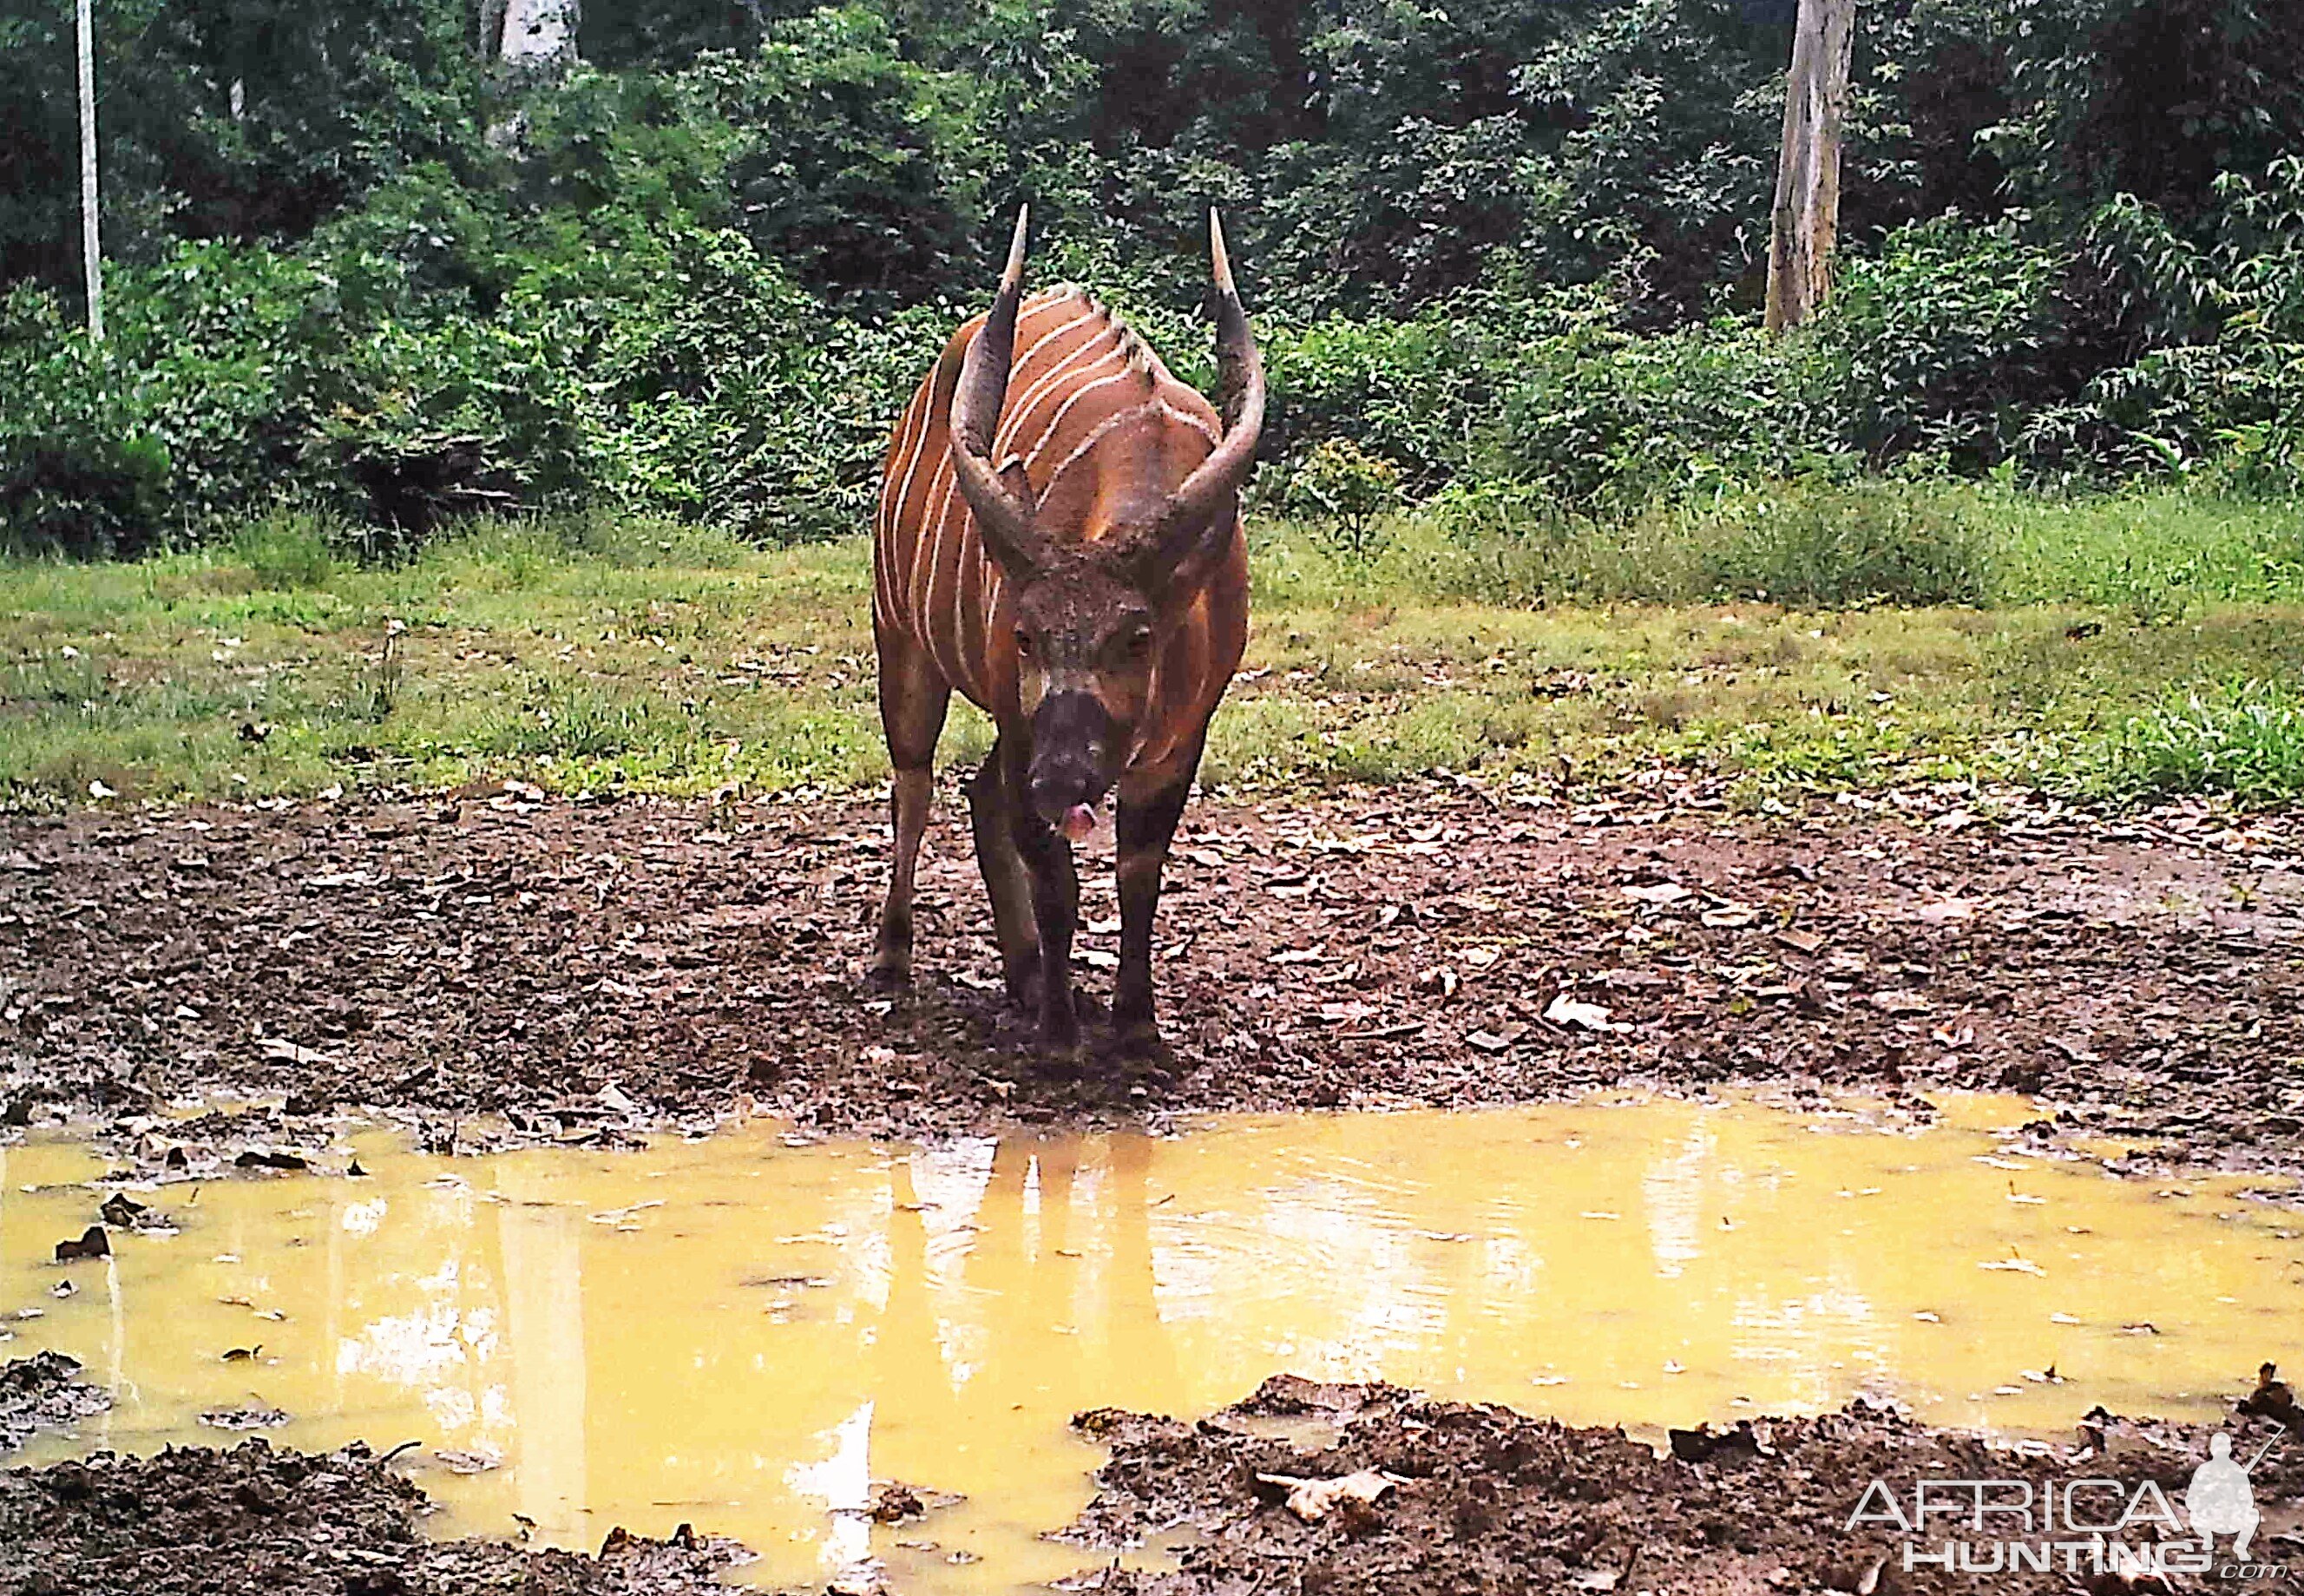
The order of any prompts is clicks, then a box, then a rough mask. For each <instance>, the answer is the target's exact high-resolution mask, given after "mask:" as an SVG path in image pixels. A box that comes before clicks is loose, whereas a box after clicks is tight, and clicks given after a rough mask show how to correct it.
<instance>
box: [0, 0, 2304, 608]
mask: <svg viewBox="0 0 2304 1596" xmlns="http://www.w3.org/2000/svg"><path fill="white" fill-rule="evenodd" d="M2291 5H2292V0H1876V3H1875V4H1868V5H1867V6H1866V7H1865V8H1863V10H1862V12H1861V13H1860V24H1859V35H1860V38H1859V52H1858V60H1857V69H1856V70H1857V79H1858V92H1857V97H1856V106H1855V112H1856V126H1855V128H1854V130H1853V134H1854V136H1853V139H1852V141H1851V148H1850V151H1849V156H1848V168H1847V173H1846V177H1845V183H1844V186H1845V189H1846V192H1847V203H1846V215H1845V216H1844V218H1843V235H1844V239H1845V242H1846V247H1847V255H1846V258H1845V261H1844V267H1843V270H1842V277H1841V283H1840V289H1839V293H1838V294H1837V296H1836V298H1835V300H1834V304H1833V306H1832V308H1831V310H1829V312H1828V313H1827V315H1826V316H1825V318H1823V319H1822V321H1821V322H1819V323H1818V324H1817V326H1816V327H1814V328H1812V329H1810V330H1808V332H1806V333H1804V334H1802V335H1799V336H1796V337H1793V338H1791V339H1788V340H1783V341H1776V340H1772V339H1768V338H1766V337H1765V336H1764V335H1761V334H1760V333H1759V332H1758V328H1757V325H1756V317H1755V315H1754V307H1755V305H1756V303H1757V301H1758V292H1759V288H1760V284H1761V274H1762V269H1763V262H1764V259H1765V253H1766V214H1767V204H1768V191H1769V185H1770V183H1771V181H1772V175H1773V171H1774V166H1775V139H1776V134H1777V124H1778V118H1779V115H1780V97H1781V83H1782V76H1783V62H1784V59H1785V55H1786V51H1787V47H1788V38H1789V27H1788V24H1789V19H1790V12H1791V6H1790V4H1789V0H1545V3H1543V4H1504V3H1503V0H1466V4H1461V5H1459V6H1455V7H1452V8H1448V9H1445V10H1444V9H1441V8H1436V7H1416V6H1405V5H1397V4H1379V3H1378V0H1256V3H1255V4H1249V5H1245V6H1229V5H1217V4H1213V0H996V3H995V4H973V5H967V6H953V5H930V4H919V3H918V0H857V3H856V4H848V5H845V6H841V7H826V8H823V9H816V8H812V7H809V6H808V5H806V4H801V3H800V0H747V3H746V4H741V5H735V4H701V3H694V0H665V3H663V4H651V5H647V6H633V5H624V6H612V5H609V4H604V3H602V0H594V4H591V5H589V6H588V7H587V8H586V13H585V17H584V23H583V30H582V32H581V35H580V44H581V48H582V55H583V56H584V63H583V64H580V65H579V66H577V67H576V68H575V69H574V70H572V71H571V72H567V73H565V74H563V75H562V76H561V77H560V78H559V79H558V80H557V81H546V82H538V81H529V80H515V79H512V78H511V77H508V76H506V75H504V74H503V73H502V72H499V71H498V70H497V69H496V68H495V67H494V66H493V65H492V64H491V62H490V60H489V53H488V51H487V49H486V48H485V47H484V45H483V43H482V41H480V40H479V38H478V33H479V10H478V9H475V10H468V9H467V7H466V5H465V4H464V0H453V3H452V0H380V3H377V4H368V5H365V6H360V7H350V6H347V5H345V4H342V0H317V3H315V4H306V5H302V6H290V5H286V4H281V0H184V3H177V4H165V5H164V4H160V0H97V18H98V25H99V34H100V41H101V52H100V62H99V74H100V81H101V83H102V86H103V89H104V100H103V106H104V120H103V128H104V140H103V153H104V165H105V170H106V183H107V188H106V202H105V214H104V216H103V221H104V225H105V229H106V239H107V249H108V251H109V253H110V255H111V257H112V267H111V271H110V275H109V277H108V284H109V287H108V301H109V310H110V315H109V320H110V323H111V326H112V330H113V336H112V338H111V339H110V341H109V342H108V343H106V344H104V345H103V346H101V347H100V348H98V347H91V346H90V345H89V343H88V342H87V341H86V339H85V338H84V336H82V335H80V332H79V331H78V330H77V328H78V324H79V322H80V312H81V308H80V299H79V290H78V286H77V283H78V264H79V263H78V258H77V243H76V239H77V226H76V213H77V201H76V191H75V189H74V186H73V178H74V171H75V159H74V155H73V141H74V136H75V135H74V123H73V107H72V49H71V28H70V10H71V7H70V4H69V0H0V67H4V69H5V70H4V71H0V125H4V126H6V127H7V129H8V130H9V132H10V135H11V136H10V138H9V139H8V140H5V141H4V142H0V286H4V290H5V297H4V300H0V540H5V541H7V542H12V543H15V544H20V545H22V544H29V545H33V546H38V547H53V548H64V549H67V550H72V551H80V552H137V551H140V550H144V549H148V548H155V547H162V546H168V545H174V544H182V543H186V542H191V541H196V540H198V539H201V538H203V537H206V536H210V535H213V534H215V533H216V531H218V530H219V529H220V528H222V527H223V526H224V524H225V523H226V522H227V521H228V520H230V519H231V518H233V517H234V516H237V515H240V514H243V513H245V512H246V511H247V510H248V509H249V508H250V506H251V505H258V504H261V503H263V502H265V501H266V500H267V499H269V498H272V497H281V496H285V497H294V498H297V499H301V500H305V501H310V502H312V503H314V504H316V505H319V506H323V507H326V508H327V509H329V510H330V511H332V512H333V513H335V514H337V515H339V516H341V517H342V518H343V521H344V522H345V523H346V524H349V525H352V526H354V527H357V528H360V529H362V530H361V531H360V534H359V540H360V541H362V542H364V543H365V544H366V545H368V548H369V549H370V550H371V551H377V552H389V551H391V550H393V549H394V548H397V547H399V546H400V545H402V544H403V543H406V542H408V541H410V540H412V539H420V538H421V537H422V536H423V535H424V534H425V533H426V532H427V531H428V530H429V529H430V528H431V527H432V526H434V525H435V524H436V523H437V522H439V521H440V520H441V519H442V518H443V517H445V516H446V515H449V514H457V513H461V512H465V511H470V510H475V509H508V508H514V507H517V508H524V509H541V508H547V507H554V506H561V505H569V506H580V505H614V506H618V507H621V508H624V509H628V510H640V511H645V512H648V513H651V514H663V515H669V516H673V517H678V518H682V519H685V520H692V521H704V522H715V523H717V524H721V525H724V526H726V527H729V528H732V529H734V530H737V531H741V533H743V534H744V535H746V536H748V537H750V538H754V539H762V540H769V541H777V540H786V539H804V538H813V537H817V536H822V535H825V534H827V533H832V532H836V531H842V530H844V529H850V528H853V527H855V526H857V525H859V524H860V522H861V520H862V518H863V516H864V514H865V511H866V509H867V507H868V505H869V502H870V498H871V493H872V479H873V475H874V472H875V471H876V468H877V455H878V452H879V449H880V446H881V444H882V441H883V439H884V437H885V428H886V426H887V424H888V422H889V420H891V419H892V418H893V416H894V412H895V410H896V409H897V408H898V406H899V405H900V404H901V403H902V396H903V395H904V394H905V392H906V391H907V390H908V388H909V387H910V386H911V384H912V383H914V382H916V381H917V380H918V378H919V372H920V371H921V369H923V368H924V366H925V364H926V362H927V361H928V359H929V358H930V356H931V354H932V352H933V351H934V349H935V348H936V345H937V344H938V341H939V340H940V339H941V338H942V337H943V336H944V335H945V334H946V333H947V332H948V331H949V329H950V327H952V326H953V323H954V322H955V321H956V320H957V319H958V318H960V317H961V316H962V315H963V314H965V313H966V310H968V308H970V306H972V305H973V304H974V303H976V302H978V301H979V300H980V298H981V296H982V294H983V292H984V290H985V287H986V284H987V277H988V270H987V267H988V263H989V261H990V259H991V257H992V254H993V252H994V250H995V247H996V244H995V241H996V239H997V237H998V235H999V233H1000V229H1001V218H1002V216H1004V214H1005V213H1006V212H1007V211H1008V210H1009V208H1011V207H1012V205H1013V204H1014V203H1015V202H1016V201H1017V200H1020V199H1025V198H1029V200H1031V201H1032V202H1033V204H1034V207H1035V215H1036V217H1037V218H1038V227H1037V229H1036V230H1037V232H1038V233H1039V235H1040V239H1041V242H1040V244H1039V246H1038V247H1039V254H1038V263H1037V266H1036V272H1037V273H1038V275H1039V276H1041V278H1042V280H1051V279H1053V278H1055V277H1056V276H1072V277H1075V278H1078V279H1080V280H1085V281H1088V282H1090V283H1092V284H1094V285H1095V286H1096V287H1097V288H1098V289H1099V290H1100V291H1102V292H1104V293H1106V294H1107V296H1109V297H1111V298H1113V299H1114V300H1115V301H1117V302H1119V303H1121V304H1122V306H1123V307H1124V308H1126V309H1127V310H1129V311H1130V312H1131V314H1132V315H1134V316H1135V317H1137V318H1139V320H1140V321H1141V322H1143V323H1144V324H1145V326H1146V327H1147V328H1148V331H1150V332H1151V333H1152V334H1153V335H1154V336H1155V341H1156V342H1157V343H1158V344H1160V345H1161V346H1162V347H1163V348H1164V349H1165V350H1166V351H1167V352H1169V353H1170V354H1171V356H1172V358H1173V359H1174V360H1175V361H1176V363H1177V364H1178V365H1179V366H1180V368H1183V369H1192V368H1194V367H1195V366H1198V365H1200V364H1203V363H1204V362H1203V361H1202V360H1201V359H1200V355H1199V352H1200V350H1201V349H1202V347H1203V343H1202V340H1203V339H1204V337H1205V334H1204V332H1202V331H1200V330H1199V329H1198V328H1196V327H1194V326H1193V325H1192V322H1191V319H1190V312H1191V311H1192V310H1194V309H1195V308H1196V306H1197V304H1198V302H1199V295H1200V293H1201V292H1202V289H1201V282H1202V278H1203V276H1204V269H1205V268H1204V266H1203V263H1202V258H1201V255H1200V229H1201V226H1202V222H1201V216H1202V215H1203V212H1204V209H1205V207H1206V206H1207V204H1209V203H1211V202H1217V203H1221V204H1223V205H1224V207H1225V208H1226V211H1227V216H1228V218H1229V221H1230V225H1231V230H1232V233H1234V234H1235V252H1236V255H1237V257H1238V259H1240V260H1241V264H1242V266H1243V268H1244V275H1245V276H1246V279H1247V287H1248V292H1249V299H1250V301H1251V304H1252V307H1253V309H1254V310H1255V312H1256V315H1257V318H1258V326H1259V330H1260V331H1261V333H1262V334H1263V336H1264V338H1265V342H1266V352H1267V357H1268V360H1269V363H1270V366H1271V369H1272V374H1273V379H1274V385H1275V411H1274V418H1273V422H1272V425H1271V428H1270V431H1269V438H1268V442H1267V460H1268V466H1269V469H1267V471H1266V473H1265V477H1264V488H1263V491H1264V493H1265V494H1266V496H1267V497H1268V499H1269V500H1270V502H1272V503H1274V504H1276V505H1296V504H1304V503H1309V502H1312V501H1314V500H1317V497H1318V495H1319V493H1320V492H1321V491H1323V488H1322V484H1321V483H1320V482H1319V481H1318V480H1317V479H1316V480H1314V481H1312V482H1309V483H1307V484H1304V485H1303V486H1301V487H1298V486H1295V485H1294V484H1293V480H1292V479H1293V477H1294V475H1295V473H1296V472H1297V471H1299V469H1300V468H1301V467H1302V466H1304V464H1305V463H1308V462H1310V461H1313V460H1315V459H1323V460H1326V462H1328V463H1329V465H1330V466H1333V464H1334V462H1335V461H1337V460H1338V459H1343V458H1347V456H1344V455H1343V454H1341V453H1340V452H1338V451H1335V450H1331V451H1330V452H1329V453H1328V454H1326V455H1325V456H1323V455H1320V454H1318V450H1319V447H1320V446H1321V445H1322V444H1324V443H1326V442H1330V441H1341V442H1343V443H1345V444H1349V446H1351V450H1352V451H1354V454H1355V455H1356V456H1357V457H1359V458H1360V459H1362V460H1363V461H1364V462H1366V463H1368V464H1369V466H1370V467H1371V469H1372V470H1373V471H1376V474H1378V475H1383V474H1385V473H1389V474H1391V475H1393V476H1394V477H1396V479H1397V480H1398V482H1399V483H1400V485H1401V487H1402V489H1403V490H1404V491H1405V492H1407V493H1409V494H1410V495H1412V496H1414V497H1419V498H1423V497H1430V496H1433V495H1435V494H1442V493H1445V494H1448V495H1451V496H1454V497H1458V498H1469V499H1470V500H1472V501H1475V502H1478V503H1485V504H1486V505H1487V506H1488V508H1489V510H1490V511H1491V512H1493V511H1494V509H1495V506H1496V505H1504V504H1510V505H1518V506H1522V507H1530V508H1537V509H1541V510H1542V511H1543V512H1544V514H1532V515H1528V516H1524V517H1522V522H1523V524H1524V526H1525V527H1526V528H1527V529H1528V531H1527V535H1529V536H1537V537H1540V536H1543V535H1547V534H1545V533H1544V532H1543V530H1542V529H1543V527H1544V526H1545V525H1546V524H1548V522H1549V519H1550V518H1551V517H1553V516H1554V515H1556V514H1558V513H1563V512H1564V513H1568V514H1583V515H1592V516H1604V517H1610V518H1618V519H1622V518H1636V517H1638V516H1639V515H1642V514H1648V513H1650V512H1651V511H1652V510H1653V509H1654V508H1655V507H1656V506H1658V505H1664V506H1667V507H1668V506H1671V505H1685V504H1689V503H1691V502H1694V501H1697V500H1701V499H1703V498H1706V497H1707V496H1709V497H1718V496H1719V495H1721V494H1723V493H1725V492H1729V491H1730V490H1732V489H1733V488H1736V487H1737V486H1738V485H1740V484H1742V483H1745V482H1749V481H1750V480H1755V479H1762V478H1782V477H1792V478H1800V479H1807V480H1811V481H1812V484H1813V487H1814V491H1815V492H1817V493H1821V492H1823V491H1825V489H1826V488H1828V486H1829V485H1830V484H1831V483H1833V482H1835V481H1844V480H1848V479H1851V478H1852V477H1854V476H1857V475H1859V474H1861V473H1864V472H1867V471H1895V472H1902V473H1905V474H1907V475H1915V476H1919V477H1930V476H1934V475H1938V474H1942V473H1968V474H1978V473H1985V472H1990V471H2008V472H2013V473H2016V474H2018V475H2020V476H2023V477H2025V478H2028V479H2032V480H2042V481H2048V482H2072V481H2080V480H2105V479H2110V478H2114V477H2122V476H2131V475H2138V474H2170V475H2187V476H2197V475H2207V476H2208V477H2211V478H2213V479H2214V480H2215V484H2216V485H2217V486H2219V487H2221V488H2229V489H2231V490H2234V491H2240V492H2263V493H2278V492H2286V491H2291V490H2292V489H2293V488H2294V487H2295V485H2296V484H2297V481H2298V479H2299V474H2300V471H2304V420H2300V418H2304V157H2299V156H2298V155H2297V154H2296V153H2295V152H2296V151H2298V150H2299V149H2304V29H2299V28H2297V27H2296V26H2294V23H2293V19H2292V17H2291V16H2289V15H2288V14H2287V13H2288V12H2289V10H2290V8H2291ZM480 9H484V8H480ZM1324 469H1325V468H1324ZM1483 496H1485V497H1483ZM1795 502H1800V503H1806V502H1812V501H1811V500H1799V501H1795ZM1813 502H1821V501H1813ZM1364 526H1365V523H1363V527H1364ZM1779 533H1781V536H1782V537H1784V538H1790V539H1795V540H1797V539H1800V538H1810V539H1814V538H1817V537H1822V536H1824V535H1825V534H1824V533H1822V532H1819V531H1816V530H1815V529H1814V528H1813V527H1811V528H1810V529H1808V531H1800V530H1799V529H1797V528H1795V527H1793V526H1792V524H1791V523H1790V522H1787V523H1786V524H1785V526H1784V527H1783V528H1780V529H1778V530H1777V531H1771V532H1770V533H1769V534H1768V536H1770V537H1776V536H1778V535H1779ZM1928 557H1929V558H1933V557H1934V556H1928ZM1932 568H1933V567H1932ZM1947 580H1949V579H1947ZM1955 585H1956V584H1955ZM1951 590H1952V589H1949V588H1948V589H1946V591H1947V592H1949V591H1951Z"/></svg>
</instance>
